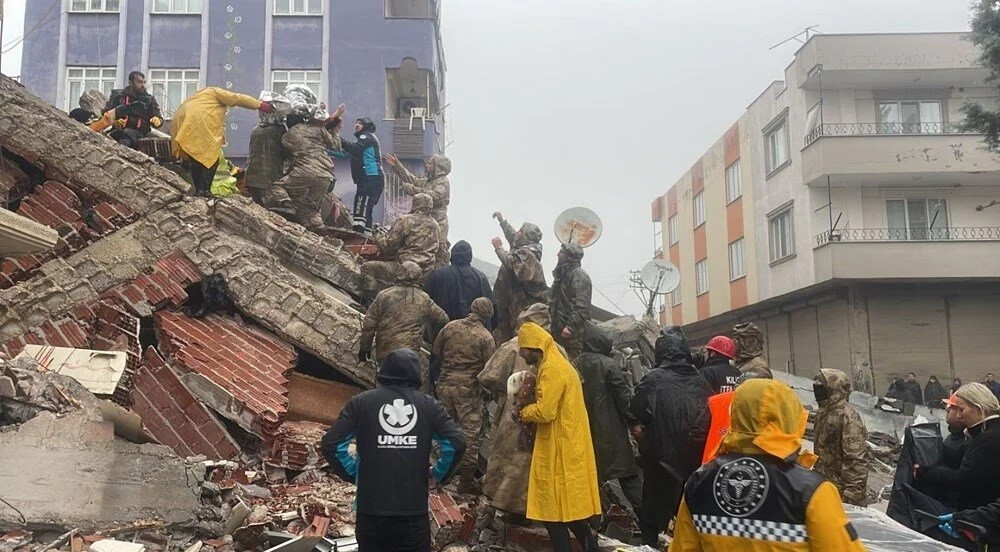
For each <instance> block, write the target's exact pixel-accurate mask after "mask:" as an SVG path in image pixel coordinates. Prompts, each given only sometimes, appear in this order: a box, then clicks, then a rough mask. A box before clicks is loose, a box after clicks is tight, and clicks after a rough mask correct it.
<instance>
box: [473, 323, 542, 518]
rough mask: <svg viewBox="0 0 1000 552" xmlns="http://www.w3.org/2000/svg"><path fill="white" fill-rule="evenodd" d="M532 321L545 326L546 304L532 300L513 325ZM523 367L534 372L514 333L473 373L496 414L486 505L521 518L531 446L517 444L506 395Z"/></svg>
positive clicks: (517, 431)
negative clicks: (493, 402)
mask: <svg viewBox="0 0 1000 552" xmlns="http://www.w3.org/2000/svg"><path fill="white" fill-rule="evenodd" d="M525 322H532V323H534V324H537V325H538V326H539V327H541V328H543V329H548V327H549V308H548V306H547V305H545V304H544V303H535V304H534V305H531V306H529V307H528V308H527V309H525V310H524V311H522V312H521V313H520V314H519V315H518V317H517V327H518V328H520V327H521V325H523V324H524V323H525ZM524 371H531V373H532V374H534V367H533V366H530V365H528V363H527V362H525V360H524V359H523V358H522V357H521V356H520V355H519V354H518V347H517V337H514V338H511V339H510V340H508V341H506V342H504V343H501V344H500V346H499V347H497V350H496V352H495V353H493V356H492V357H490V360H489V361H488V362H487V363H486V366H485V367H484V368H483V371H482V372H480V373H479V375H478V376H477V377H476V378H477V379H478V380H479V383H480V384H481V385H482V386H483V387H484V388H485V389H486V390H487V391H489V392H490V393H492V394H493V396H494V397H496V401H497V408H496V415H495V416H494V417H493V427H492V428H491V430H490V437H491V439H492V441H491V445H490V458H489V462H488V463H487V464H486V474H485V475H484V476H483V494H484V495H486V498H488V499H489V502H490V505H491V506H492V507H494V508H496V509H498V510H500V511H502V512H505V513H506V514H508V515H509V517H511V518H514V519H517V518H524V516H525V513H526V508H527V505H528V474H529V471H530V469H531V448H530V447H528V448H522V447H520V446H519V445H518V440H519V437H520V434H521V429H520V427H519V424H518V422H517V421H516V420H515V416H513V415H512V408H513V406H512V403H513V400H512V397H509V396H508V395H507V392H508V389H507V384H508V380H510V378H511V376H514V375H515V374H519V373H521V372H524Z"/></svg>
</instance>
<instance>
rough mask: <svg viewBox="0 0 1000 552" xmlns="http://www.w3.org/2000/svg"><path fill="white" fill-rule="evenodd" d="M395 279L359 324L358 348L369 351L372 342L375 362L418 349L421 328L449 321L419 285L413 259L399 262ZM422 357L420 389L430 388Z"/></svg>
mask: <svg viewBox="0 0 1000 552" xmlns="http://www.w3.org/2000/svg"><path fill="white" fill-rule="evenodd" d="M398 280H399V283H398V284H397V285H395V286H393V287H390V288H389V289H386V290H383V291H382V292H381V293H379V294H378V296H377V297H375V301H374V302H373V303H372V306H371V307H369V309H368V312H367V313H365V320H364V323H363V324H362V326H361V344H360V347H359V350H360V351H362V352H368V353H370V352H371V351H372V342H373V341H374V344H375V361H376V362H377V363H378V364H381V363H382V361H383V360H385V357H386V356H388V354H389V353H391V352H393V351H395V350H396V349H411V350H413V351H420V348H421V347H422V346H423V345H424V329H425V328H426V327H427V326H428V325H430V326H431V327H435V328H440V327H441V326H444V325H445V324H447V323H448V315H447V314H445V312H444V311H443V310H441V307H439V306H437V305H436V304H435V303H434V301H432V300H431V298H430V297H429V296H428V295H427V294H426V293H424V292H423V290H421V289H420V288H419V287H418V282H419V280H420V267H418V266H417V265H416V264H414V263H412V262H404V263H402V264H400V266H399V273H398ZM421 359H422V360H421V363H422V364H423V374H422V375H423V385H422V387H421V389H423V390H429V389H430V381H429V380H430V378H428V377H427V374H426V372H427V363H426V360H425V359H423V355H421Z"/></svg>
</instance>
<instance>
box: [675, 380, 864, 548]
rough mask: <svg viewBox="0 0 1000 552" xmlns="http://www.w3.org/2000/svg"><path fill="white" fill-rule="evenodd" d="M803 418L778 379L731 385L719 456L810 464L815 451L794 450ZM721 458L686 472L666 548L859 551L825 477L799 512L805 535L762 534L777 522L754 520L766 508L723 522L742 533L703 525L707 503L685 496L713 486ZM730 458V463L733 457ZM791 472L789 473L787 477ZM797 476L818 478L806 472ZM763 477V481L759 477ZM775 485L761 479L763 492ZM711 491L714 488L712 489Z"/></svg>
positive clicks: (708, 510) (708, 513)
mask: <svg viewBox="0 0 1000 552" xmlns="http://www.w3.org/2000/svg"><path fill="white" fill-rule="evenodd" d="M807 418H808V414H807V413H806V411H805V409H804V408H802V403H800V402H799V400H798V398H797V397H796V396H795V392H794V391H792V389H791V388H790V387H788V386H787V385H785V384H784V383H781V382H779V381H775V380H768V379H754V380H750V381H747V382H745V383H743V384H741V385H740V386H739V387H737V388H736V392H735V395H734V397H733V405H732V410H731V419H732V425H731V427H730V430H729V433H727V434H726V437H725V439H723V441H722V445H721V446H720V447H719V455H720V456H722V455H746V456H749V457H750V458H752V457H754V456H757V457H761V456H770V457H774V458H779V459H784V460H785V461H787V462H791V461H794V462H795V463H796V464H798V465H799V466H800V467H799V468H793V470H795V469H809V468H812V466H813V464H815V462H816V456H815V455H813V454H811V453H809V452H800V447H801V446H802V435H803V434H804V433H805V430H806V419H807ZM727 458H728V459H720V458H717V459H716V460H714V461H712V462H711V463H709V464H707V465H706V466H703V467H702V468H701V469H700V470H698V472H696V473H695V474H694V475H693V476H692V478H691V480H690V482H689V484H688V485H687V487H686V488H685V495H684V500H682V501H681V507H680V511H678V513H677V524H676V526H675V528H674V539H673V541H672V542H671V543H670V549H669V550H670V552H720V551H725V552H826V551H833V550H837V551H845V552H863V551H864V550H865V547H864V544H862V543H861V540H860V539H858V538H857V534H856V533H853V532H854V529H853V527H851V525H850V524H849V523H848V520H847V514H845V513H844V506H843V504H842V503H841V500H840V495H839V493H838V492H837V488H836V487H834V486H833V484H832V483H830V482H829V481H823V482H822V483H819V485H818V486H817V487H816V488H815V491H813V493H812V496H811V497H810V498H809V501H808V505H807V506H806V512H805V515H804V519H805V524H804V525H805V533H806V535H807V538H806V539H804V540H794V539H784V540H782V539H778V538H775V537H774V536H773V535H770V536H768V535H767V533H768V531H770V529H768V528H769V527H773V526H780V525H783V524H781V523H778V524H774V523H773V522H772V521H770V520H758V519H757V518H755V517H754V515H756V514H759V513H763V512H765V511H766V510H767V508H766V507H765V508H762V509H761V510H760V511H759V512H756V511H755V512H756V514H755V512H750V513H747V514H743V515H742V517H740V518H737V519H733V520H732V521H729V522H726V523H729V524H733V525H740V527H739V529H740V530H741V531H742V532H740V533H739V536H736V535H735V534H734V533H733V531H735V530H727V527H728V525H726V523H716V524H713V523H708V524H706V522H705V521H704V519H705V518H706V517H713V518H714V516H713V514H717V512H714V511H712V510H711V509H712V507H713V505H712V504H703V505H700V506H699V505H697V504H691V505H689V504H688V497H689V496H698V492H699V490H700V487H702V486H704V485H714V486H715V487H718V482H717V481H715V479H717V476H716V477H715V478H713V477H712V472H713V470H714V471H715V473H716V474H718V473H720V471H721V470H720V468H719V466H720V465H721V463H722V462H729V461H731V459H732V458H733V457H732V456H729V457H727ZM733 463H734V464H735V462H733ZM734 473H736V472H734ZM795 475H796V474H793V476H795ZM797 475H798V476H799V477H802V476H805V477H811V478H819V479H822V478H820V477H819V476H818V475H815V474H813V473H811V472H808V473H804V474H803V473H799V474H797ZM739 477H742V476H739ZM765 481H767V480H766V479H765ZM779 486H780V485H779V482H778V481H771V483H770V485H768V484H767V483H765V485H764V488H763V491H762V492H763V493H767V492H768V490H769V489H771V490H773V491H774V492H779V493H780V492H781V491H780V490H778V488H779ZM714 492H716V493H717V492H718V489H716V490H715V491H714ZM692 493H693V494H692ZM709 494H710V495H711V494H712V493H709ZM709 502H711V501H709ZM714 502H715V504H716V505H718V504H719V499H718V498H716V499H715V501H714ZM758 507H759V506H758ZM695 517H698V518H701V519H702V520H703V521H702V522H701V523H702V525H700V526H696V523H695ZM755 527H762V528H764V529H762V530H761V532H762V533H763V534H764V535H765V536H760V535H756V534H755V535H754V536H750V535H749V533H753V532H754V531H755V529H754V528H755ZM748 528H749V529H748Z"/></svg>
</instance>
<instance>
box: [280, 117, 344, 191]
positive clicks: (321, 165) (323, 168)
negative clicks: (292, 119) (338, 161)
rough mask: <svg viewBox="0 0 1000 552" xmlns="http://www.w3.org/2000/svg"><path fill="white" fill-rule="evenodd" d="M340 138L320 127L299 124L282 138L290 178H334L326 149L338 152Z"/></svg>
mask: <svg viewBox="0 0 1000 552" xmlns="http://www.w3.org/2000/svg"><path fill="white" fill-rule="evenodd" d="M340 144H341V143H340V137H339V136H337V135H335V134H330V132H329V131H328V130H326V129H325V128H323V127H322V126H319V125H316V124H313V123H300V124H297V125H295V126H294V127H292V129H291V130H289V131H288V132H286V133H285V135H284V136H283V137H282V138H281V146H282V147H283V148H284V150H285V155H287V156H288V173H287V175H286V176H287V177H289V178H325V179H332V178H333V159H331V158H330V156H329V155H327V153H326V152H327V150H328V149H333V150H337V149H340Z"/></svg>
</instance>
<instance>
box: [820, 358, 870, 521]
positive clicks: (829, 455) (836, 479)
mask: <svg viewBox="0 0 1000 552" xmlns="http://www.w3.org/2000/svg"><path fill="white" fill-rule="evenodd" d="M815 382H816V383H818V384H819V385H821V386H822V387H823V388H824V389H825V390H826V394H827V397H826V398H825V399H823V400H820V401H819V412H817V414H816V422H815V424H814V433H815V435H814V437H813V440H814V442H815V445H814V452H815V453H816V455H817V456H819V461H818V462H817V463H816V472H817V473H819V474H820V475H822V476H823V477H825V478H826V479H827V481H829V482H831V483H833V484H834V485H836V487H837V489H838V490H839V491H840V493H841V495H842V496H843V498H844V502H846V503H848V504H854V505H856V506H865V505H866V504H867V497H868V470H869V468H870V464H871V461H870V460H869V458H868V431H867V430H866V429H865V424H864V422H862V421H861V416H860V415H858V412H857V411H856V410H854V407H853V406H851V405H850V404H848V402H847V399H848V397H849V396H850V394H851V380H850V378H848V377H847V374H845V373H844V372H841V371H840V370H829V369H822V370H820V371H819V374H818V375H817V376H816V380H815ZM817 398H818V397H817Z"/></svg>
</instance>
